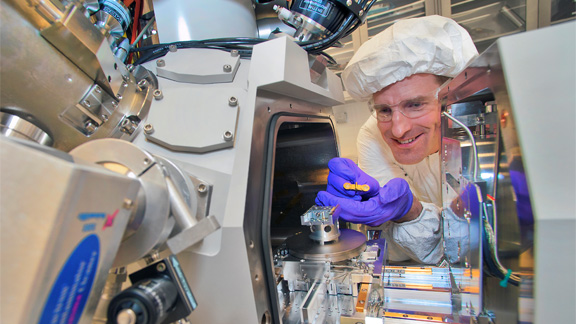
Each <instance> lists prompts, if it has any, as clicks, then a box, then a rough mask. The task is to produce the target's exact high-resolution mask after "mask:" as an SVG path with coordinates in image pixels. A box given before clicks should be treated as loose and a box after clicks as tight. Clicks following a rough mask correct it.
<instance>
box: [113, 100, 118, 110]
mask: <svg viewBox="0 0 576 324" xmlns="http://www.w3.org/2000/svg"><path fill="white" fill-rule="evenodd" d="M112 107H114V109H116V108H118V103H117V102H116V101H112Z"/></svg>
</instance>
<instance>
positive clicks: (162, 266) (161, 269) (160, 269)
mask: <svg viewBox="0 0 576 324" xmlns="http://www.w3.org/2000/svg"><path fill="white" fill-rule="evenodd" d="M156 270H157V271H158V272H164V270H166V264H164V262H160V263H158V264H157V265H156Z"/></svg>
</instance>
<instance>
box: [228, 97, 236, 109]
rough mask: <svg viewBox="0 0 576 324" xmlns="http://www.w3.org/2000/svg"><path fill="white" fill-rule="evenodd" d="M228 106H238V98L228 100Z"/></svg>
mask: <svg viewBox="0 0 576 324" xmlns="http://www.w3.org/2000/svg"><path fill="white" fill-rule="evenodd" d="M228 105H229V106H230V107H235V106H238V98H236V97H230V98H228Z"/></svg>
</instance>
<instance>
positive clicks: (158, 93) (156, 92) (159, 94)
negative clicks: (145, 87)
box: [152, 89, 164, 100]
mask: <svg viewBox="0 0 576 324" xmlns="http://www.w3.org/2000/svg"><path fill="white" fill-rule="evenodd" d="M152 95H153V96H154V99H156V100H162V99H163V98H164V94H163V93H162V90H160V89H156V90H154V92H152Z"/></svg>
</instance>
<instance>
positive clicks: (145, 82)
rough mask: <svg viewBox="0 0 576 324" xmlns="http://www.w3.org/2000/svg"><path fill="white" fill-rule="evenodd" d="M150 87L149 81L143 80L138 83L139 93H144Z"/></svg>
mask: <svg viewBox="0 0 576 324" xmlns="http://www.w3.org/2000/svg"><path fill="white" fill-rule="evenodd" d="M147 85H148V81H146V79H142V80H140V81H138V90H139V91H144V88H145V87H146V86H147Z"/></svg>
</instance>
